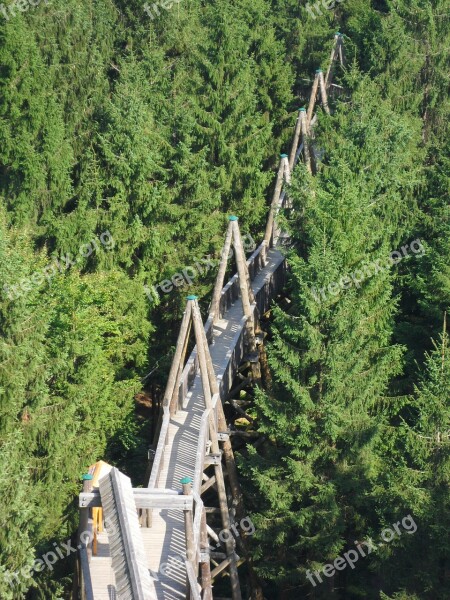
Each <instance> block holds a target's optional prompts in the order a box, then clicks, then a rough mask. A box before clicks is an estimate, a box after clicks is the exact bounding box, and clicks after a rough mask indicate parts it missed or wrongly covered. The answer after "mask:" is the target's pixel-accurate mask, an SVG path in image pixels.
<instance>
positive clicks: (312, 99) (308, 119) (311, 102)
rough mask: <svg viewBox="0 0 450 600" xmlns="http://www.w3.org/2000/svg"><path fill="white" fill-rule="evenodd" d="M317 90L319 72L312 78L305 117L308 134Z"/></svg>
mask: <svg viewBox="0 0 450 600" xmlns="http://www.w3.org/2000/svg"><path fill="white" fill-rule="evenodd" d="M318 90H319V71H316V74H315V76H314V83H313V85H312V88H311V96H310V98H309V104H308V112H307V115H306V122H307V125H308V132H309V129H310V126H311V120H312V116H313V112H314V107H315V105H316V100H317V92H318Z"/></svg>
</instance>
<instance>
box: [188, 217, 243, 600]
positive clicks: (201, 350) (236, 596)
mask: <svg viewBox="0 0 450 600" xmlns="http://www.w3.org/2000/svg"><path fill="white" fill-rule="evenodd" d="M233 223H236V222H235V221H233ZM236 225H237V223H236ZM247 302H248V295H247ZM248 306H250V305H249V304H248ZM192 316H193V319H194V330H195V341H196V343H197V352H198V358H199V364H200V377H201V380H202V387H203V396H204V398H205V406H206V408H211V406H212V398H211V384H213V387H214V383H213V382H215V386H217V380H216V378H215V375H214V373H211V366H212V362H211V363H210V368H209V369H208V362H209V361H210V360H211V356H210V355H209V348H208V345H207V343H206V336H205V330H204V328H203V323H202V320H201V315H200V309H199V307H198V304H197V302H196V301H194V304H193V310H192ZM208 355H209V361H208V360H207V356H208ZM218 402H220V398H219V400H218ZM209 431H210V437H211V452H212V454H219V455H220V448H219V441H218V437H217V430H216V423H215V418H214V412H213V411H211V412H210V415H209ZM214 470H215V477H216V484H217V493H218V496H219V507H220V514H221V517H222V525H223V528H224V530H227V531H230V515H229V512H228V504H227V494H226V490H225V480H224V477H223V471H222V464H221V463H220V462H219V464H216V465H214ZM225 545H226V549H227V556H228V558H229V561H230V562H229V569H230V580H231V592H232V597H233V600H242V597H241V587H240V584H239V576H238V572H237V563H236V557H235V552H234V542H233V536H231V537H229V538H228V539H227V541H226V543H225Z"/></svg>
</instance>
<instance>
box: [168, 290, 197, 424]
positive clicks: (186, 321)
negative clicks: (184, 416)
mask: <svg viewBox="0 0 450 600" xmlns="http://www.w3.org/2000/svg"><path fill="white" fill-rule="evenodd" d="M191 315H192V302H191V301H189V300H188V302H187V305H186V310H185V311H184V315H183V320H182V321H181V327H180V333H179V334H178V340H177V345H176V349H175V356H174V357H173V361H172V365H171V367H170V373H169V378H168V380H167V386H166V391H165V393H164V400H163V406H169V407H170V414H171V415H173V414H174V413H175V412H176V410H175V406H174V405H173V404H174V403H173V402H172V400H173V396H174V390H175V386H176V383H177V381H178V373H179V367H180V362H181V356H182V353H183V349H184V345H185V340H186V337H187V334H188V330H189V326H190V321H191Z"/></svg>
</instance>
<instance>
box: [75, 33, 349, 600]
mask: <svg viewBox="0 0 450 600" xmlns="http://www.w3.org/2000/svg"><path fill="white" fill-rule="evenodd" d="M337 60H339V61H340V63H341V64H343V62H344V47H343V39H342V34H340V33H337V34H336V35H335V36H334V45H333V48H332V51H331V57H330V64H329V67H328V70H327V72H326V75H324V73H323V72H322V70H321V69H318V70H317V71H316V75H315V78H314V83H313V86H312V90H311V97H310V102H309V106H308V111H306V109H305V108H301V109H299V114H298V118H297V123H296V128H295V133H294V141H293V144H292V148H291V154H290V157H288V156H287V155H286V154H282V155H281V160H280V166H279V170H278V175H277V180H276V184H275V191H274V196H273V199H272V203H271V206H270V211H269V217H268V221H267V226H266V232H265V236H264V241H263V242H262V244H261V245H260V246H259V247H258V248H257V249H256V251H255V252H254V253H253V254H252V256H251V257H250V258H249V259H248V260H247V267H248V269H246V268H245V254H244V252H243V250H242V240H241V238H240V233H239V228H238V225H237V223H236V221H237V217H229V221H230V224H229V229H228V232H227V236H226V241H225V245H224V250H223V254H222V260H221V266H220V267H219V274H218V277H217V282H216V287H215V290H214V294H213V300H212V303H211V314H210V315H209V318H208V320H207V322H206V324H205V325H204V333H203V332H202V327H201V325H200V323H201V315H200V310H199V307H198V302H197V299H196V297H195V296H193V297H189V298H188V306H187V308H186V311H185V315H184V318H183V323H182V326H181V330H180V337H179V340H178V344H177V352H176V359H174V361H173V364H172V369H171V373H170V375H169V381H168V385H167V388H166V394H165V399H164V413H163V419H162V425H161V431H160V434H159V441H158V446H157V449H156V454H155V457H154V462H153V468H152V473H151V477H150V481H149V484H148V489H147V490H145V492H143V491H142V490H141V491H139V490H133V493H135V496H134V499H135V504H136V507H137V508H139V509H145V510H149V509H151V510H152V524H151V527H148V528H144V527H141V528H140V529H139V528H136V531H135V533H134V534H133V535H134V538H133V540H134V539H135V538H137V537H138V532H139V534H140V535H141V536H142V541H143V545H144V551H145V557H146V561H147V562H146V566H147V568H148V569H149V570H150V574H151V583H150V587H151V588H152V591H151V595H150V597H149V598H148V600H152V599H154V600H181V599H185V598H186V597H189V598H192V599H193V600H202V599H204V598H206V599H207V600H212V598H213V591H212V586H211V581H212V579H214V577H216V576H217V575H218V574H219V573H220V572H222V570H223V569H225V568H228V569H229V576H230V587H231V595H232V597H233V600H241V599H242V594H241V590H240V583H239V577H238V573H237V556H236V551H235V546H234V542H233V543H231V542H225V550H226V553H225V554H224V553H223V552H222V553H221V556H222V557H223V556H225V560H224V561H223V562H222V563H221V564H219V565H218V566H216V567H215V569H214V570H212V569H210V559H209V558H208V552H207V544H208V535H210V537H211V539H212V540H214V539H218V538H217V534H216V533H215V532H214V531H213V530H211V529H209V530H208V527H207V523H206V522H205V520H206V519H205V516H206V511H205V507H204V504H203V501H202V499H201V495H202V491H201V489H202V485H201V484H202V476H203V475H204V471H205V470H206V469H207V468H209V466H208V465H211V464H214V470H215V471H214V472H215V475H214V482H215V487H216V488H217V494H218V500H219V505H220V511H219V512H220V513H221V519H222V524H223V525H224V529H225V530H226V529H228V528H229V527H230V525H231V519H230V512H229V506H227V504H228V498H227V495H226V490H225V482H224V475H223V471H222V466H223V464H222V462H221V460H219V459H218V457H219V456H220V452H222V453H223V454H224V457H225V463H226V465H225V466H226V468H227V473H228V479H229V482H228V483H229V484H230V486H231V491H232V493H233V502H236V504H239V503H240V499H239V492H238V491H236V490H237V488H238V487H239V486H238V484H235V485H234V484H233V481H232V480H233V478H234V479H236V469H235V466H234V458H233V456H232V449H231V446H230V442H229V439H228V436H227V434H226V433H225V429H226V425H225V423H224V422H223V413H222V412H221V410H220V409H221V406H220V403H222V404H223V402H224V401H225V400H226V398H227V396H228V393H229V391H230V390H231V388H232V384H233V381H234V379H235V377H236V375H237V373H238V368H239V366H240V364H241V362H242V360H243V359H244V358H245V352H246V351H250V352H252V354H254V355H255V357H257V355H258V352H255V350H256V349H257V348H256V337H255V329H254V326H253V324H252V316H255V315H254V311H255V307H256V308H257V309H258V311H259V314H263V313H265V312H266V311H267V310H268V309H269V308H270V305H271V303H272V301H273V300H274V299H275V298H276V296H277V294H278V293H279V292H280V291H281V290H282V288H283V286H284V282H285V267H286V263H285V259H284V257H283V255H282V254H281V253H280V252H279V251H278V250H277V249H276V246H277V244H282V243H283V242H284V241H285V239H286V236H285V235H284V234H283V233H282V232H281V231H280V230H279V226H278V223H277V214H278V211H279V210H280V209H281V208H292V207H291V206H290V204H289V198H287V196H286V194H285V190H283V185H284V183H285V182H287V183H289V182H290V177H291V171H292V169H293V167H294V165H295V164H296V163H297V161H298V160H299V158H300V156H301V155H303V160H304V162H305V165H306V168H307V170H308V171H309V172H310V173H313V172H314V169H315V168H316V165H315V163H316V157H315V156H314V153H313V156H311V150H313V145H312V143H311V141H312V139H313V137H314V131H313V128H314V122H315V116H314V114H313V112H314V107H315V105H316V101H317V99H318V96H319V93H320V98H321V102H322V107H323V110H324V111H325V112H327V113H329V112H330V109H329V107H328V100H327V90H328V89H329V87H330V85H331V81H332V77H333V69H334V63H335V62H336V61H337ZM232 239H233V244H234V248H235V252H236V254H235V256H236V261H237V266H238V272H239V273H240V278H241V280H240V279H239V277H238V275H237V274H236V275H234V277H232V278H231V279H230V281H229V282H228V283H227V284H226V285H225V287H224V288H223V289H222V292H220V288H221V287H222V285H223V277H224V273H225V266H226V261H227V258H226V257H227V256H228V251H229V249H230V244H231V240H232ZM273 246H275V248H274V247H273ZM247 270H248V272H247ZM249 282H251V283H249ZM249 285H251V288H252V291H253V296H254V300H253V298H252V294H251V291H250V290H249ZM253 302H254V303H253ZM244 307H245V308H244ZM244 310H245V314H244ZM188 321H189V322H188ZM256 321H257V319H255V322H256ZM192 323H193V324H194V330H195V337H196V343H197V346H196V348H194V351H193V352H192V354H191V356H190V357H189V359H188V361H187V363H186V365H185V367H184V369H183V370H182V372H181V369H182V368H183V360H184V348H186V347H187V346H186V344H187V342H186V340H187V337H188V335H189V333H188V331H189V328H190V326H191V325H192ZM180 340H181V341H180ZM183 340H184V341H183ZM208 344H209V347H208ZM197 347H198V348H199V349H200V352H199V355H198V354H197ZM181 356H183V358H181ZM200 363H201V368H200ZM211 363H212V365H211ZM213 371H214V373H213ZM180 372H181V375H180ZM200 373H202V377H203V381H202V378H201V376H200ZM253 373H257V369H255V370H254V372H253ZM214 375H215V377H214ZM256 376H257V375H256ZM203 386H205V387H203ZM217 387H218V388H219V389H217ZM219 414H220V415H221V416H220V420H221V423H220V426H221V428H222V429H221V431H219V429H218V425H219ZM219 433H220V435H221V436H222V437H221V438H220V441H221V443H222V444H223V446H222V450H221V449H220V446H219ZM210 448H215V450H212V452H211V453H210V451H209V450H210ZM209 454H212V456H211V455H209ZM230 463H232V465H233V466H231V467H230ZM85 477H90V476H89V475H86V476H83V479H84V478H85ZM206 477H207V476H206ZM186 478H190V479H186ZM181 479H184V481H183V483H184V486H182V485H181V483H180V480H181ZM190 480H193V482H192V487H190V486H191V484H190V483H187V481H190ZM85 485H86V487H85ZM182 487H183V490H182ZM89 489H90V488H89V485H88V484H87V482H84V483H83V494H80V508H81V514H80V532H81V531H83V528H86V527H88V522H89V527H90V528H91V530H92V519H91V520H89V514H90V513H89V506H92V507H93V506H96V507H99V506H102V504H101V503H100V500H99V497H98V496H97V498H94V496H95V494H89V493H88V492H89ZM179 494H180V495H179ZM181 494H182V495H181ZM93 500H96V502H97V503H93V504H89V502H91V501H93ZM168 506H172V507H177V508H173V509H169V508H167V507H168ZM156 507H157V508H156ZM161 507H164V508H161ZM125 508H129V507H121V506H117V507H116V511H117V512H118V513H120V512H121V511H122V510H123V509H125ZM183 511H184V512H183ZM92 515H94V513H92ZM185 519H186V520H185ZM202 536H203V539H202ZM186 539H188V543H189V544H190V545H191V550H192V549H194V550H195V552H194V556H193V557H191V558H190V557H189V554H190V552H186ZM97 541H98V551H97V555H96V556H92V557H90V550H91V544H90V543H86V545H80V546H79V548H80V555H79V558H80V561H79V564H80V580H81V581H80V589H81V598H82V600H116V598H117V600H122V599H119V598H118V597H117V592H116V581H115V575H114V571H113V569H112V563H111V557H110V546H109V540H108V535H107V533H106V532H103V533H100V534H99V536H98V540H97ZM127 547H128V546H126V548H127ZM126 548H125V549H126ZM242 548H244V546H242ZM221 550H223V548H221ZM113 552H114V556H115V559H116V560H117V558H119V559H120V558H121V555H120V552H123V547H122V550H120V549H119V550H118V549H117V547H116V546H114V547H113ZM244 552H245V548H244ZM219 560H220V559H219ZM144 563H145V561H144V559H142V564H143V567H142V568H141V573H140V575H141V579H142V580H145V581H146V583H147V584H148V578H147V577H146V575H147V573H146V571H145V565H144ZM215 564H217V563H215ZM200 565H202V566H201V567H200ZM205 565H206V568H205ZM117 568H118V572H119V575H118V577H119V579H120V577H121V576H122V575H123V574H122V573H121V571H120V569H119V567H117ZM199 568H200V572H199ZM204 568H205V570H203V569H204ZM128 575H129V580H130V581H131V580H133V578H132V577H131V576H130V574H128ZM133 581H134V580H133ZM148 593H149V592H148V585H147V587H146V591H145V592H144V596H145V595H146V594H148ZM77 598H78V596H77ZM124 600H135V599H132V598H131V597H129V596H128V595H126V598H124ZM146 600H147V599H146Z"/></svg>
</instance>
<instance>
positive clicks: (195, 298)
mask: <svg viewBox="0 0 450 600" xmlns="http://www.w3.org/2000/svg"><path fill="white" fill-rule="evenodd" d="M186 300H198V296H194V294H191V295H190V296H186Z"/></svg>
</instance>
